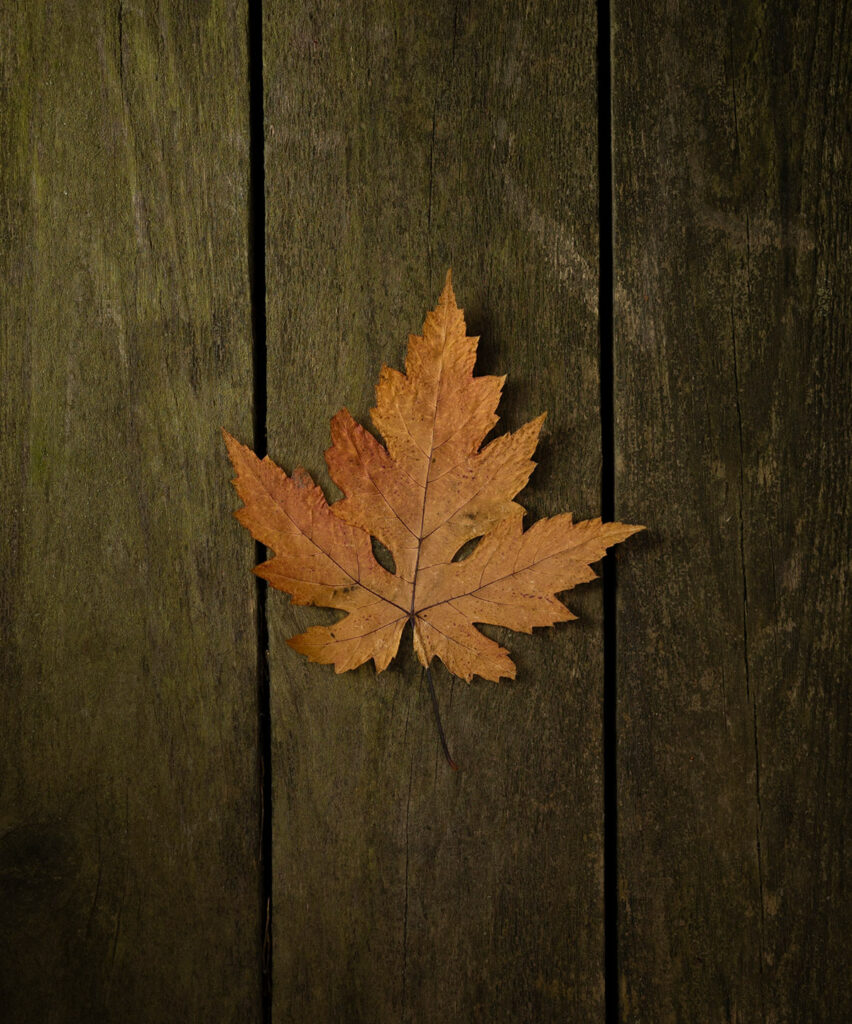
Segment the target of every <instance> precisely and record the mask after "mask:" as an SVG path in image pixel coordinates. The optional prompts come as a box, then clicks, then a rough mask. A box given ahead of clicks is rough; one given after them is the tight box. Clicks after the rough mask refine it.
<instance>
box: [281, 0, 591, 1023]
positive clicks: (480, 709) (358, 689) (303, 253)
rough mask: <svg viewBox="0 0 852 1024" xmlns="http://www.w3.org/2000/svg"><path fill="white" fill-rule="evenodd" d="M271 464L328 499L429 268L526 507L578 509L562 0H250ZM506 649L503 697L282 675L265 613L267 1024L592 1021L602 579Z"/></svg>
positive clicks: (406, 673)
mask: <svg viewBox="0 0 852 1024" xmlns="http://www.w3.org/2000/svg"><path fill="white" fill-rule="evenodd" d="M264 10H265V26H264V31H265V48H264V50H265V76H266V89H267V97H266V124H267V141H266V167H267V170H266V174H267V215H268V216H267V238H268V253H269V255H268V263H267V267H268V313H269V321H268V323H269V343H268V344H269V448H270V454H271V455H272V457H273V458H275V459H276V460H277V461H279V462H280V463H281V464H282V465H283V466H284V467H285V468H286V469H288V470H292V468H293V467H294V466H295V465H297V464H299V463H302V464H304V465H305V466H306V467H307V468H308V469H309V470H310V471H311V472H312V473H313V474H314V475H315V477H316V478H317V479H318V480H319V481H320V482H321V483H322V485H323V486H324V487H325V488H326V489H327V492H328V493H331V494H334V493H336V492H334V491H333V489H332V488H331V486H330V483H329V479H328V474H327V471H326V468H325V465H324V462H323V459H322V453H323V451H324V450H325V448H327V447H328V444H329V432H328V430H329V428H328V423H329V419H330V417H331V416H332V415H333V414H334V413H335V412H336V411H337V409H338V408H340V407H341V406H342V405H346V406H347V407H348V408H349V409H350V411H351V412H352V413H353V414H354V415H355V416H356V418H357V419H359V420H360V421H361V422H364V423H366V422H368V410H369V408H370V406H371V404H372V398H373V389H374V386H375V383H376V381H377V379H378V373H379V370H380V368H381V366H382V364H383V363H388V364H390V365H392V366H396V367H400V366H401V365H402V362H403V356H404V352H405V346H406V342H407V335H408V333H410V332H415V333H416V332H419V330H420V327H421V324H422V322H423V316H424V314H425V312H426V310H427V309H428V308H431V307H432V306H433V305H434V303H435V300H436V299H437V295H438V292H439V290H440V286H441V284H442V283H443V278H444V274H445V272H446V269H447V267H448V266H452V267H453V270H454V282H455V285H456V292H457V295H458V297H459V301H460V303H461V304H462V305H463V306H465V307H466V310H467V319H468V324H469V327H470V329H471V331H472V332H473V333H478V334H481V335H482V342H481V346H480V360H479V364H478V367H479V372H498V373H503V372H508V373H509V382H508V387H507V399H506V400H505V402H504V404H503V406H502V407H501V412H502V414H503V417H504V419H503V423H504V425H505V426H506V427H508V428H514V427H517V426H518V425H520V424H521V423H522V422H524V421H526V420H527V419H529V418H530V417H532V416H533V415H535V414H537V413H538V412H540V411H541V410H543V409H547V410H548V411H549V419H548V426H547V435H546V438H545V440H544V442H543V445H542V448H541V451H540V466H539V469H538V470H537V471H536V474H535V476H534V478H533V486H532V487H531V489H530V492H529V495H528V502H525V503H526V504H527V505H528V507H529V508H530V509H531V511H532V512H534V513H535V514H536V515H540V514H543V513H554V512H556V511H558V510H562V509H564V508H566V507H572V508H573V509H574V511H575V512H577V513H579V514H584V515H587V514H595V513H597V512H598V510H599V465H600V427H599V418H598V346H597V317H596V309H597V271H596V267H597V179H596V170H595V161H596V115H595V104H596V90H595V17H594V5H593V4H591V3H587V2H582V3H577V4H571V3H562V4H550V5H539V6H538V8H537V9H529V8H528V7H525V6H524V5H522V4H515V3H508V2H506V3H489V4H477V3H473V4H468V3H461V4H452V3H444V2H442V3H437V4H433V5H395V4H390V3H383V2H369V0H359V2H357V3H354V4H348V5H345V6H344V7H343V8H336V9H335V10H334V12H333V14H332V13H331V12H330V11H329V9H328V8H326V7H324V6H323V5H319V4H313V3H304V4H297V5H293V4H287V3H271V2H267V3H265V4H264ZM571 604H572V606H573V607H575V608H576V609H577V610H578V611H580V612H581V614H582V621H581V622H580V623H579V624H571V625H570V626H568V627H566V628H562V629H558V630H555V631H553V632H552V633H547V632H539V634H538V635H536V636H534V637H521V636H516V635H512V636H511V637H507V640H508V642H509V645H510V647H511V649H512V651H513V654H514V655H515V656H516V657H517V662H518V667H519V671H518V679H517V682H515V683H513V684H506V683H503V684H501V685H499V686H498V685H495V684H493V683H483V682H482V681H481V680H476V681H474V683H473V684H471V685H465V684H461V683H458V682H455V683H453V682H452V681H451V680H450V679H449V678H447V676H446V674H444V673H443V670H441V669H439V670H438V679H437V688H438V695H439V698H440V700H441V704H442V707H443V711H444V716H445V725H446V728H447V732H448V735H449V740H450V745H451V749H452V751H453V754H454V756H455V757H456V759H457V760H458V761H459V762H460V764H461V766H462V768H461V771H460V772H459V773H458V774H454V773H453V772H451V771H450V770H449V769H448V767H447V765H446V764H445V763H444V761H443V759H442V757H441V754H440V748H439V745H438V741H437V738H436V733H435V727H434V724H433V722H432V717H431V708H430V705H429V701H428V697H427V695H426V694H425V691H424V687H423V684H422V682H421V672H420V669H419V667H418V666H417V664H416V661H415V659H414V657H413V655H412V654H411V653H410V640H408V639H404V645H406V653H404V654H403V655H402V656H401V657H400V658H399V659H398V660H397V662H396V663H395V665H394V666H392V667H391V669H390V670H389V671H388V672H387V673H385V674H383V675H381V676H379V677H376V675H375V672H374V670H373V668H372V666H369V667H367V668H365V669H364V670H361V671H358V672H357V673H354V674H351V675H348V676H339V677H337V676H335V675H334V674H333V672H332V671H331V669H329V668H324V667H318V666H310V665H308V664H307V663H306V662H305V661H304V660H302V659H301V658H300V657H299V656H297V655H295V654H294V653H293V652H292V651H291V650H290V649H289V648H288V647H287V646H286V645H285V643H284V641H285V638H286V637H288V636H291V635H293V634H294V633H296V632H298V631H299V630H300V629H302V628H305V626H306V625H307V624H308V623H311V622H318V621H328V618H329V617H330V613H329V615H326V613H323V612H320V611H318V610H317V609H294V608H291V607H289V605H288V603H287V599H286V598H285V597H283V595H279V594H277V593H273V594H271V595H270V602H269V614H270V629H271V686H272V712H273V733H274V736H273V791H274V792H273V797H274V811H273V819H274V821H273V830H274V853H273V871H274V895H273V907H274V910H273V921H274V943H273V948H274V956H273V958H274V963H275V981H274V1017H275V1019H276V1020H313V1021H331V1020H334V1021H338V1020H339V1021H343V1020H352V1021H355V1020H363V1021H371V1022H372V1021H388V1020H410V1021H418V1022H429V1021H439V1020H440V1021H475V1020H482V1021H503V1020H511V1021H518V1020H535V1021H547V1020H559V1021H564V1020H587V1019H595V1018H597V1019H600V1016H601V1012H602V998H603V977H602V967H603V963H602V961H603V935H602V927H603V923H602V892H601V874H602V863H601V861H602V824H601V811H602V807H601V803H602V800H601V749H600V735H601V724H600V723H601V685H602V684H601V680H602V672H601V622H600V618H601V612H600V591H599V589H597V590H588V591H586V592H585V593H583V592H580V593H578V595H577V596H576V598H574V600H573V601H572V602H571Z"/></svg>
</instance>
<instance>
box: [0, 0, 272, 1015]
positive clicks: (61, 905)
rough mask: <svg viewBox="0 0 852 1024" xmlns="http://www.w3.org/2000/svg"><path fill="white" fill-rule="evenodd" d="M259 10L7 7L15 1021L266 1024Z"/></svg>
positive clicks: (1, 747)
mask: <svg viewBox="0 0 852 1024" xmlns="http://www.w3.org/2000/svg"><path fill="white" fill-rule="evenodd" d="M244 19H245V11H244V7H243V5H241V4H238V3H229V2H213V3H206V4H180V5H174V4H171V3H156V4H155V3H142V4H134V5H132V6H131V5H129V4H127V5H122V4H120V3H119V4H117V5H104V4H97V3H82V2H80V3H56V4H47V3H33V4H4V5H3V9H2V14H0V25H2V35H0V62H2V90H3V96H2V103H0V131H2V143H0V149H2V153H3V158H2V172H0V173H2V186H0V191H2V196H3V200H2V202H3V214H4V216H3V223H2V229H0V230H2V236H0V237H2V245H0V258H2V278H3V285H4V286H3V304H2V321H0V322H2V347H0V359H2V365H0V379H2V382H3V383H2V393H0V416H1V417H2V445H1V446H0V488H2V498H0V501H2V507H3V529H2V535H1V536H0V675H1V676H2V686H3V715H2V718H0V907H2V911H0V1007H2V1010H0V1016H2V1017H3V1019H4V1020H8V1021H15V1022H16V1024H23V1022H28V1021H33V1022H35V1021H37V1022H39V1024H43V1022H65V1021H68V1022H70V1021H75V1022H76V1021H145V1022H149V1024H150V1022H152V1021H163V1022H166V1021H175V1020H185V1021H201V1020H211V1021H212V1020H215V1021H234V1022H240V1024H244V1022H246V1021H252V1020H256V1019H258V1015H259V998H260V997H259V973H258V972H259V966H258V965H259V949H258V947H259V925H258V903H259V901H258V890H257V886H258V879H257V863H256V857H257V819H258V808H257V796H256V791H257V779H256V774H257V773H256V767H255V766H256V747H255V733H256V724H255V723H256V705H255V700H256V697H255V630H254V622H253V615H254V610H253V597H254V588H253V585H252V581H251V578H250V576H249V574H248V567H249V565H250V562H251V553H250V552H249V551H248V550H247V549H246V546H245V544H244V543H243V538H242V537H241V536H240V531H239V528H238V526H237V524H236V523H234V522H233V520H232V519H231V518H230V511H231V509H232V508H233V499H232V496H231V493H230V489H229V488H228V485H227V481H228V478H229V469H228V465H227V460H226V458H225V452H224V450H223V446H222V444H221V438H220V436H219V434H218V428H219V426H220V425H221V424H223V423H227V424H228V425H229V426H230V427H231V429H233V430H240V429H242V430H247V429H249V425H250V416H251V355H250V333H249V311H248V298H247V297H248V284H247V277H248V266H247V253H246V240H247V234H248V231H247V194H246V190H247V185H248V88H247V72H246V43H245V37H246V32H245V24H244Z"/></svg>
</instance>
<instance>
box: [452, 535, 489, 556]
mask: <svg viewBox="0 0 852 1024" xmlns="http://www.w3.org/2000/svg"><path fill="white" fill-rule="evenodd" d="M481 540H482V538H481V537H473V538H472V539H471V540H468V541H465V543H464V544H462V546H461V547H460V548H459V549H458V551H457V552H456V553H455V554H454V555H453V561H454V562H463V561H464V560H465V559H466V558H470V556H471V555H472V554H473V553H474V551H476V549H477V547H478V546H479V542H480V541H481Z"/></svg>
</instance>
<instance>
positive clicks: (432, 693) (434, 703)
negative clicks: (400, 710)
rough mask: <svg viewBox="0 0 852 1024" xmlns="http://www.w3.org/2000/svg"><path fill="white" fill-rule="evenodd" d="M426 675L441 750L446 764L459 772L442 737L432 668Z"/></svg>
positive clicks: (427, 668)
mask: <svg viewBox="0 0 852 1024" xmlns="http://www.w3.org/2000/svg"><path fill="white" fill-rule="evenodd" d="M425 673H426V685H427V686H428V687H429V696H430V697H431V698H432V710H433V711H434V712H435V724H436V725H437V726H438V736H439V737H440V740H441V749H442V750H443V751H444V757H445V758H446V759H447V764H448V765H449V766H450V768H452V769H453V771H454V772H457V771H458V770H459V766H458V765H457V764H456V762H455V761H454V760H453V759H452V757H450V751H449V748H448V747H447V737H446V736H445V735H444V727H443V725H441V712H440V711H439V710H438V698H437V696H436V694H435V686H434V684H433V683H432V667H431V666H427V667H426V669H425Z"/></svg>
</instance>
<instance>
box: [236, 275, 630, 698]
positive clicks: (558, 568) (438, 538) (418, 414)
mask: <svg viewBox="0 0 852 1024" xmlns="http://www.w3.org/2000/svg"><path fill="white" fill-rule="evenodd" d="M477 342H478V338H472V337H469V336H468V335H467V334H466V330H465V323H464V317H463V314H462V311H461V310H460V309H459V308H458V306H457V305H456V300H455V295H454V294H453V289H452V283H451V277H450V275H449V274H447V281H446V284H445V286H444V290H443V292H442V293H441V297H440V299H439V302H438V306H437V308H436V309H435V310H433V311H432V312H430V313H428V314H427V316H426V322H425V324H424V326H423V334H422V335H412V336H410V338H409V346H408V355H407V358H406V373H405V374H402V373H399V372H398V371H396V370H392V369H389V368H388V367H384V368H383V369H382V372H381V375H380V378H379V384H378V387H377V388H376V407H375V408H374V409H373V410H372V420H373V424H374V426H375V427H376V429H377V430H378V431H379V432H380V433H381V435H382V437H383V438H384V441H385V444H384V445H382V444H381V443H380V442H379V441H378V440H377V439H376V438H375V437H374V436H373V435H372V434H371V433H370V432H369V431H367V430H365V429H364V428H363V427H361V426H360V425H359V424H358V423H356V422H355V420H354V419H353V418H352V416H351V415H350V414H349V412H348V411H347V410H346V409H343V410H341V411H340V412H339V413H338V414H337V415H336V416H335V417H334V419H333V420H332V423H331V437H332V446H331V448H330V449H329V450H328V451H327V452H326V461H327V463H328V467H329V470H330V472H331V476H332V479H333V480H334V482H335V483H336V484H337V485H338V486H339V487H340V489H341V490H342V491H343V492H344V495H345V497H344V498H342V499H341V500H340V501H337V502H335V503H334V504H333V505H331V506H329V504H328V503H327V502H326V500H325V497H324V495H323V493H322V491H321V490H320V488H319V487H317V486H316V484H314V482H313V481H312V480H311V478H310V476H309V475H308V474H307V473H306V472H305V471H304V470H302V469H297V470H296V472H295V473H294V474H293V475H292V477H288V476H287V475H286V474H285V473H284V471H283V470H281V469H280V468H279V467H278V466H276V465H275V463H273V462H272V461H271V460H270V459H269V458H264V459H263V460H260V459H258V458H257V456H256V455H254V453H253V452H251V451H250V450H249V449H248V448H246V447H245V446H244V445H241V444H240V443H239V442H238V441H236V440H235V439H234V438H232V437H231V436H230V435H229V434H227V433H225V440H226V442H227V445H228V453H229V455H230V457H231V461H232V462H233V464H234V468H235V469H236V471H237V476H236V479H235V481H234V484H235V487H236V489H237V493H238V494H239V496H240V497H241V498H242V500H243V503H244V505H243V507H242V508H241V509H240V510H239V511H238V512H237V518H238V519H239V521H240V522H241V523H242V524H243V525H244V526H245V527H246V528H247V529H249V530H250V531H251V533H252V535H253V536H254V537H255V538H256V539H258V540H259V541H261V542H262V543H264V544H266V545H267V547H270V548H272V549H273V551H274V552H275V557H274V558H272V559H271V560H270V561H268V562H265V563H264V564H263V565H261V566H258V568H257V570H256V572H257V573H258V574H259V575H261V576H263V577H264V578H265V579H267V580H268V581H269V582H270V583H271V584H272V586H274V587H277V588H278V589H280V590H284V591H286V592H287V593H289V594H290V595H291V596H292V598H293V600H294V601H295V602H297V603H299V604H315V605H322V606H325V607H330V608H339V609H341V610H343V611H345V612H347V615H346V616H345V617H344V618H343V619H341V621H340V622H336V623H334V624H333V625H332V626H313V627H311V628H310V629H309V630H307V632H305V633H303V634H301V635H300V636H297V637H295V638H293V639H292V640H291V641H290V644H291V646H292V647H294V648H295V649H296V650H297V651H301V652H302V653H303V654H306V655H307V656H308V658H310V660H311V661H317V662H322V663H324V664H333V665H334V667H335V669H336V670H337V671H338V672H343V671H346V670H347V669H350V668H355V667H357V666H358V665H361V664H363V663H364V662H365V661H368V660H369V659H370V658H372V659H373V661H374V662H375V665H376V668H377V669H378V670H382V669H384V668H386V667H387V665H388V664H389V662H390V660H391V658H393V656H394V655H395V654H396V652H397V649H398V647H399V641H400V637H401V635H402V630H403V627H404V626H405V624H406V622H409V621H410V622H411V623H412V625H413V627H414V646H415V650H416V651H417V655H418V657H419V658H420V661H421V662H422V663H423V664H424V665H428V664H429V662H430V661H431V660H432V658H433V657H436V656H437V657H439V658H440V659H441V660H442V661H443V662H444V664H445V665H446V666H447V668H449V670H450V671H451V672H453V673H455V674H456V675H457V676H460V677H462V678H464V679H468V680H469V679H471V678H472V677H473V675H474V674H477V675H480V676H483V677H484V678H486V679H492V680H497V679H499V678H500V677H501V676H508V677H514V675H515V666H514V664H513V663H512V661H511V659H510V658H509V655H508V652H507V651H505V650H504V649H503V648H502V647H500V646H499V645H498V644H496V643H494V642H493V641H491V640H489V639H488V638H487V637H485V636H484V635H483V634H482V633H481V632H480V631H479V630H478V629H476V627H475V625H474V624H475V623H492V624H494V625H502V626H507V627H509V628H510V629H514V630H519V631H521V632H526V633H529V632H531V631H532V628H533V627H534V626H550V625H553V624H554V623H556V622H564V621H567V620H568V619H572V618H574V616H573V615H572V614H571V613H570V612H569V611H568V609H567V608H566V607H565V605H564V604H563V603H562V602H561V601H560V600H559V599H558V598H557V597H556V595H557V594H558V593H561V592H562V591H565V590H568V589H570V588H571V587H574V586H576V585H577V584H578V583H585V582H588V581H589V580H592V579H594V578H595V574H594V572H592V570H591V568H590V563H592V562H596V561H599V560H600V559H601V558H602V557H603V555H604V554H605V552H606V549H607V548H608V547H610V546H611V545H613V544H617V543H619V542H620V541H622V540H624V539H625V538H626V537H628V536H630V534H632V533H635V532H636V531H637V530H640V529H642V527H640V526H628V525H625V524H623V523H602V522H601V520H600V519H591V520H586V521H585V522H580V523H574V522H573V521H572V519H571V516H570V515H569V514H564V515H559V516H554V517H553V518H551V519H543V520H540V521H539V522H538V523H535V524H534V525H533V526H532V527H531V528H530V529H529V530H527V531H526V532H524V530H523V526H522V519H523V513H524V510H523V508H522V506H521V505H519V504H518V503H517V502H515V501H514V498H515V496H516V495H517V494H518V492H519V491H520V490H522V489H523V487H524V486H525V485H526V483H527V480H528V479H529V476H530V473H531V472H532V470H533V467H534V465H535V463H534V462H533V461H532V455H533V452H534V451H535V447H536V444H537V442H538V436H539V432H540V431H541V425H542V423H543V421H544V416H540V417H538V418H537V419H535V420H533V421H532V422H530V423H528V424H526V426H524V427H521V429H520V430H517V431H515V432H514V433H511V434H504V435H503V436H502V437H498V438H497V439H496V440H494V441H492V442H490V443H489V444H487V445H485V447H484V448H481V446H482V443H483V441H484V440H485V437H486V435H487V434H488V433H489V431H490V430H491V429H492V428H493V427H494V425H495V424H496V423H497V419H498V417H497V415H496V411H495V410H496V408H497V403H498V401H499V399H500V393H501V391H502V388H503V383H504V380H505V378H503V377H474V376H473V365H474V361H475V358H476V346H477ZM480 449H481V450H480ZM371 536H373V537H376V538H377V539H378V540H379V541H381V542H382V544H384V545H385V546H386V547H387V548H388V549H389V550H390V552H391V553H392V555H393V558H394V562H395V567H396V572H395V573H390V572H388V571H387V570H385V569H384V568H383V567H382V566H381V565H379V563H378V562H377V561H376V559H375V557H374V556H373V551H372V544H371V540H370V538H371ZM475 537H482V540H481V541H480V542H479V544H478V545H477V547H476V550H475V551H474V552H473V554H472V555H471V556H470V557H468V558H466V559H463V560H461V561H458V562H454V561H453V560H452V559H453V557H454V556H455V555H456V554H457V552H458V551H459V549H460V548H461V547H462V546H463V545H464V544H465V543H466V542H467V541H469V540H472V539H473V538H475Z"/></svg>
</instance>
